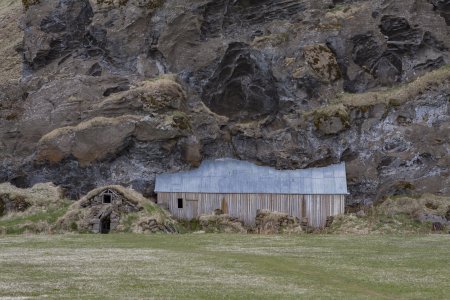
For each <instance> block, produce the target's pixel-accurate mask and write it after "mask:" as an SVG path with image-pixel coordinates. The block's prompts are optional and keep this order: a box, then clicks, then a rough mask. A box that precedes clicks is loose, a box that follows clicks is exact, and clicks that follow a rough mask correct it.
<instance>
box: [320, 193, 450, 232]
mask: <svg viewBox="0 0 450 300" xmlns="http://www.w3.org/2000/svg"><path fill="white" fill-rule="evenodd" d="M448 220H450V198H448V197H438V196H435V195H430V194H425V195H423V196H421V197H416V198H413V197H406V196H396V197H389V198H387V199H386V200H385V201H384V202H382V203H381V204H379V205H376V206H374V207H367V208H365V209H362V210H361V211H359V212H358V213H356V214H347V215H341V216H338V217H337V218H335V219H334V222H333V224H332V226H331V228H329V229H326V232H329V233H339V234H346V233H350V234H403V233H409V234H417V233H422V234H423V233H431V232H438V233H439V232H442V233H447V232H448V231H449V230H450V228H448V226H447V225H446V223H447V222H448ZM437 224H440V225H437Z"/></svg>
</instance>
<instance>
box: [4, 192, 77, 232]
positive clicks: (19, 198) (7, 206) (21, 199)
mask: <svg viewBox="0 0 450 300" xmlns="http://www.w3.org/2000/svg"><path fill="white" fill-rule="evenodd" d="M70 203H71V202H70V200H67V199H65V198H64V197H63V196H62V191H61V189H59V188H58V187H56V186H54V185H52V184H49V183H46V184H37V185H35V186H33V187H32V188H29V189H19V188H17V187H15V186H13V185H11V184H9V183H4V184H0V234H22V233H52V232H53V230H54V224H55V223H56V220H57V219H58V218H59V217H61V216H62V215H64V213H65V212H66V211H67V208H68V207H69V205H70Z"/></svg>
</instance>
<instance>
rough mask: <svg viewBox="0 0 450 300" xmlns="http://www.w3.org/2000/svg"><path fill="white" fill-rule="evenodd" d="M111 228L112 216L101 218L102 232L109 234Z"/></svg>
mask: <svg viewBox="0 0 450 300" xmlns="http://www.w3.org/2000/svg"><path fill="white" fill-rule="evenodd" d="M110 230H111V218H110V217H109V216H107V217H105V218H103V219H102V220H100V233H102V234H107V233H109V231H110Z"/></svg>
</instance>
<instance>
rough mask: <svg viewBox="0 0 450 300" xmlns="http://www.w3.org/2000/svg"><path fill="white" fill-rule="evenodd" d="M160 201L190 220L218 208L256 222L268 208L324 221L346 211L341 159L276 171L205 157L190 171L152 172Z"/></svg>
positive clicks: (320, 224) (320, 223)
mask: <svg viewBox="0 0 450 300" xmlns="http://www.w3.org/2000/svg"><path fill="white" fill-rule="evenodd" d="M155 192H156V193H157V195H158V196H157V201H158V204H160V205H164V206H166V207H167V208H168V209H169V210H170V212H171V213H172V215H173V216H175V217H176V218H179V219H185V220H191V219H195V218H197V217H198V216H200V215H202V214H211V213H213V212H214V211H215V210H217V209H221V210H222V211H223V212H224V213H226V214H229V215H230V216H232V217H236V218H238V219H240V220H241V221H243V222H244V223H245V224H247V225H254V224H255V218H256V214H257V211H258V210H262V209H264V210H270V211H277V212H282V213H286V214H289V215H291V216H294V217H298V218H299V219H300V220H306V221H307V222H308V225H309V226H311V227H317V228H321V227H324V226H325V225H326V221H327V218H328V217H329V216H335V215H338V214H342V213H344V209H345V196H346V195H347V194H348V192H347V179H346V172H345V164H343V163H342V164H337V165H331V166H328V167H324V168H311V169H303V170H277V169H274V168H271V167H263V166H257V165H254V164H252V163H250V162H246V161H239V160H234V159H218V160H208V161H204V162H203V163H202V164H201V166H200V167H199V168H198V169H196V170H192V171H188V172H180V173H175V174H161V175H158V176H157V177H156V187H155Z"/></svg>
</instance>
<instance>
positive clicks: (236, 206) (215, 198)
mask: <svg viewBox="0 0 450 300" xmlns="http://www.w3.org/2000/svg"><path fill="white" fill-rule="evenodd" d="M179 198H182V199H183V208H181V209H180V208H178V199H179ZM158 203H163V204H165V205H167V206H168V208H169V210H170V212H171V213H172V215H174V216H175V217H176V218H178V219H183V220H191V219H194V218H196V217H198V216H200V215H202V214H211V213H212V212H214V210H215V209H218V208H219V209H220V208H221V207H223V206H224V204H225V205H226V206H227V207H228V214H229V215H230V216H232V217H236V218H238V219H240V220H242V221H243V222H244V223H245V224H247V225H254V223H255V218H256V211H257V210H258V209H267V210H270V211H278V212H282V213H287V214H289V215H291V216H295V217H298V218H299V219H302V218H304V217H306V218H308V223H309V225H310V226H313V227H317V228H320V227H324V226H325V223H326V219H327V217H328V216H335V215H338V214H343V213H344V209H345V195H283V194H206V193H158Z"/></svg>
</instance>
